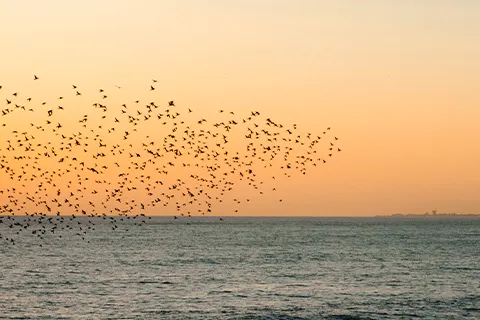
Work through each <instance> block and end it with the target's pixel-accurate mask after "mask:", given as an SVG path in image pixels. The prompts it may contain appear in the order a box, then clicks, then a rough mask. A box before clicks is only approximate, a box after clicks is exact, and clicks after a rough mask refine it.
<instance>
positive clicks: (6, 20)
mask: <svg viewBox="0 0 480 320" xmlns="http://www.w3.org/2000/svg"><path fill="white" fill-rule="evenodd" d="M0 30H1V32H0V43H1V50H0V85H2V86H3V89H4V90H5V92H7V91H8V92H19V93H20V94H23V93H24V92H25V95H31V96H34V97H35V98H36V99H40V100H41V99H48V98H49V97H53V96H57V95H63V94H65V92H69V90H71V84H76V85H78V86H79V87H81V88H82V89H83V90H84V91H85V92H88V91H89V90H90V91H92V92H93V91H96V90H98V88H104V87H105V88H112V87H113V85H118V86H121V87H122V93H121V95H122V97H134V96H136V97H140V98H145V99H149V98H150V97H149V96H148V95H149V94H151V93H149V92H148V90H146V89H145V88H147V89H148V88H149V86H150V84H151V82H152V79H156V80H158V82H157V84H156V85H157V88H158V89H157V91H156V92H155V93H156V94H158V96H156V97H157V98H158V99H160V100H161V99H164V100H165V101H168V100H173V99H174V100H175V103H176V104H177V105H179V106H180V105H181V106H182V107H184V108H192V109H195V110H198V112H201V114H202V116H203V115H205V117H208V116H215V115H216V114H217V112H218V110H219V109H225V110H231V111H234V112H235V113H242V112H243V113H245V112H249V111H250V110H258V111H260V112H261V113H262V114H263V115H268V116H270V117H272V118H274V119H276V121H278V122H279V123H285V124H291V123H295V124H297V125H298V126H299V127H301V128H302V130H304V132H312V133H315V132H318V133H320V132H322V131H324V130H325V128H326V127H331V128H332V131H333V132H334V133H335V135H336V136H338V137H339V145H340V146H341V148H342V152H341V153H339V154H336V155H335V157H334V159H332V161H329V163H328V165H326V166H322V167H321V168H318V169H316V170H313V171H309V173H308V174H307V175H301V176H298V177H293V178H291V179H289V180H281V179H279V180H280V181H277V182H276V183H277V195H278V196H277V195H276V196H275V197H273V196H269V195H267V196H265V197H258V198H256V199H255V202H254V203H252V204H251V205H249V206H248V207H246V208H245V210H243V211H242V212H240V213H238V214H243V215H272V214H273V215H310V216H312V215H314V216H316V215H318V216H372V215H387V214H394V213H424V212H426V211H431V210H432V209H437V211H438V212H462V213H480V196H479V191H478V190H480V166H479V165H478V164H479V163H480V148H478V145H480V126H479V124H480V93H479V92H480V59H478V57H480V2H479V1H475V0H464V1H453V0H452V1H448V0H436V1H434V0H431V1H428V0H421V1H418V0H404V1H383V0H365V1H354V0H351V1H347V0H335V1H323V0H311V1H309V0H304V1H287V0H275V1H273V0H263V1H259V0H255V1H253V0H242V1H220V0H218V1H214V0H189V1H180V0H179V1H160V0H138V1H122V0H118V1H115V2H112V1H90V0H84V1H80V2H78V1H53V0H45V1H34V0H24V1H22V0H16V1H9V0H6V1H1V2H0ZM33 74H36V75H38V76H39V77H40V78H41V80H42V83H41V85H36V84H35V85H36V86H34V85H33V84H32V81H31V79H32V77H33ZM110 90H112V89H110ZM0 94H1V93H0ZM85 99H86V98H85ZM132 99H133V98H132ZM2 100H4V99H3V98H2ZM0 103H3V101H2V102H0ZM75 108H77V111H78V112H79V113H81V112H82V108H83V106H82V105H80V104H78V105H75ZM12 121H17V122H15V123H9V126H10V127H15V126H17V125H18V126H19V127H21V126H23V125H25V119H21V118H19V119H17V120H12ZM2 130H3V131H2ZM0 135H1V138H2V140H4V139H5V138H4V137H7V136H9V135H10V133H9V131H6V130H5V129H1V128H0ZM238 143H241V142H238ZM0 179H1V176H0ZM3 183H5V182H2V181H1V180H0V184H3ZM0 187H1V185H0ZM3 187H5V186H3ZM278 197H280V198H282V199H283V201H282V202H281V203H279V202H278V201H277V198H278ZM152 214H162V213H161V212H152Z"/></svg>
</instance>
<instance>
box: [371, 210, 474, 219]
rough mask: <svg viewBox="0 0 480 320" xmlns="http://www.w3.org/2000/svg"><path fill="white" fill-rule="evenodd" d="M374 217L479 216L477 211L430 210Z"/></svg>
mask: <svg viewBox="0 0 480 320" xmlns="http://www.w3.org/2000/svg"><path fill="white" fill-rule="evenodd" d="M376 217H389V218H402V217H405V218H425V217H427V218H458V217H460V218H462V217H465V218H480V214H479V213H455V212H450V213H437V212H436V211H435V210H433V211H432V212H426V213H423V214H418V213H394V214H391V215H386V216H380V215H377V216H376Z"/></svg>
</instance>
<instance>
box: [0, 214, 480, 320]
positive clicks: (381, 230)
mask: <svg viewBox="0 0 480 320" xmlns="http://www.w3.org/2000/svg"><path fill="white" fill-rule="evenodd" d="M128 227H129V231H128V232H125V231H122V230H121V229H122V228H123V227H120V228H119V230H117V231H112V230H111V228H110V227H109V226H108V224H104V225H102V226H99V227H98V228H97V229H96V230H95V231H93V232H91V233H90V234H89V235H88V237H87V239H88V240H89V241H90V243H87V242H86V241H82V240H79V238H78V237H75V236H74V235H71V236H68V233H65V236H64V238H63V239H61V240H59V239H57V238H55V239H54V238H47V239H44V240H41V241H38V240H37V239H36V237H34V236H30V237H29V236H26V237H25V236H24V237H22V238H21V239H19V240H17V243H16V244H15V245H9V244H7V243H6V242H5V241H3V242H1V247H0V261H1V262H0V263H1V264H0V268H1V269H0V270H1V274H0V319H252V320H253V319H285V320H286V319H413V318H421V319H480V219H476V220H475V219H470V220H443V221H433V220H385V219H326V218H303V219H299V218H283V219H282V218H271V219H266V218H227V219H226V220H225V221H219V220H218V219H210V220H193V221H192V223H191V224H189V225H187V224H185V223H184V222H182V221H180V222H178V220H177V221H173V220H172V219H171V218H168V219H166V218H154V219H152V220H149V221H148V222H147V224H146V225H144V226H142V227H136V226H128ZM2 228H3V229H2ZM0 230H3V231H4V232H6V231H5V227H2V226H0ZM38 244H43V247H40V246H39V245H38Z"/></svg>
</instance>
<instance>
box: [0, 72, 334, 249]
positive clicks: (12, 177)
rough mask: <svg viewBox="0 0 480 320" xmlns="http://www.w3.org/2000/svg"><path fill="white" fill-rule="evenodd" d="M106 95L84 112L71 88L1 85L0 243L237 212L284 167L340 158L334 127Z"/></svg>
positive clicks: (286, 170)
mask: <svg viewBox="0 0 480 320" xmlns="http://www.w3.org/2000/svg"><path fill="white" fill-rule="evenodd" d="M33 81H34V82H35V83H38V82H39V81H42V80H41V79H40V78H39V77H37V76H36V75H34V77H33ZM157 85H158V84H157V81H156V80H152V83H151V84H150V85H149V88H148V87H147V88H145V92H144V94H143V96H144V97H145V96H147V97H148V98H149V100H151V98H152V97H153V94H154V92H155V90H156V87H157ZM115 87H116V88H115V89H112V91H115V92H117V91H118V90H122V88H121V87H119V86H115ZM107 91H108V90H104V89H98V90H97V91H96V93H95V94H96V95H97V96H96V98H95V100H94V101H91V102H90V103H88V104H87V105H85V102H84V100H80V98H81V97H82V93H83V92H82V89H81V88H79V87H78V86H77V85H71V87H70V92H67V93H66V94H65V96H58V97H56V98H55V100H54V101H50V102H47V101H36V100H35V99H33V98H31V97H29V96H27V95H24V94H23V93H20V92H7V90H6V88H3V87H2V86H0V96H3V99H2V100H3V104H4V106H1V104H2V102H1V100H0V137H1V138H0V240H5V241H7V242H8V243H10V244H15V237H16V236H18V235H21V234H29V235H35V236H37V237H38V238H39V239H44V238H45V237H52V236H58V237H61V236H62V233H64V232H61V231H62V230H67V231H69V230H73V232H74V233H75V235H76V236H78V237H79V238H80V239H83V240H85V239H86V235H87V233H88V232H89V231H91V230H94V229H95V227H96V223H97V222H98V221H97V219H103V220H107V221H108V222H109V226H110V227H109V228H111V229H112V230H116V229H117V228H118V226H119V224H120V223H121V222H122V221H127V220H131V221H132V222H134V224H135V225H143V224H145V223H146V220H147V219H149V218H151V214H158V213H162V212H161V210H162V209H164V211H165V212H170V211H171V212H172V215H173V217H172V219H174V220H177V219H186V218H188V217H191V216H192V215H211V214H212V213H213V212H214V211H215V208H217V207H219V205H220V203H222V202H224V201H225V202H226V201H230V202H232V204H231V205H230V207H231V208H233V209H232V210H233V212H232V213H236V212H238V210H239V209H238V207H239V205H240V204H241V203H244V202H249V201H250V200H251V197H249V196H248V194H249V192H247V191H246V190H247V188H248V189H250V190H252V191H253V192H255V193H259V194H264V192H266V191H267V190H272V191H275V190H276V189H275V186H274V185H273V186H272V184H273V183H275V181H276V178H279V177H278V173H279V172H281V173H282V175H283V176H285V177H290V176H291V175H292V174H295V173H298V174H306V172H307V170H309V168H311V167H315V166H319V165H321V164H324V163H326V162H327V161H329V160H330V158H331V157H332V156H333V155H334V154H335V153H337V152H340V151H341V149H340V148H339V147H338V146H337V142H338V138H337V137H335V136H334V135H332V134H331V130H330V127H326V128H325V129H324V130H321V132H320V133H319V134H313V133H304V134H302V133H301V132H300V131H299V129H297V126H296V125H294V124H293V125H291V126H285V125H283V124H280V123H278V122H276V121H274V120H272V119H271V118H268V117H262V115H261V114H260V112H259V111H248V113H246V114H245V115H244V116H237V115H236V114H235V113H234V112H228V111H225V110H219V112H218V113H219V115H218V117H219V118H220V119H219V120H217V121H214V122H211V121H208V120H207V119H205V118H204V117H199V118H196V117H195V115H196V113H197V112H194V111H193V110H192V109H190V108H181V107H179V106H177V105H176V104H175V102H174V101H173V100H171V101H166V102H165V103H161V104H157V103H156V102H152V101H141V100H132V101H124V102H125V103H117V102H115V103H114V102H112V103H109V100H110V101H113V100H112V98H110V96H111V95H112V94H114V93H115V92H108V93H107ZM92 94H93V93H92ZM149 94H150V96H149ZM0 99H1V98H0ZM75 99H79V100H77V101H76V100H75ZM67 100H68V101H69V102H68V103H67V104H65V102H66V101H67ZM92 102H93V103H92ZM79 108H80V109H79ZM78 110H81V113H82V115H81V116H79V117H77V118H74V115H75V112H77V113H78ZM29 120H31V121H32V122H30V121H29ZM25 121H28V122H30V123H27V124H25ZM20 122H23V126H22V127H21V129H19V127H18V126H19V123H20ZM319 146H324V150H323V151H324V153H323V154H320V151H319ZM270 169H271V170H270ZM271 172H273V174H272V173H271ZM269 173H270V174H271V175H270V176H267V175H268V174H269ZM236 189H240V190H242V191H241V192H240V195H239V196H237V197H235V195H234V194H233V192H234V191H236ZM242 195H243V197H242ZM245 195H247V196H245ZM278 200H279V201H282V199H278ZM168 210H170V211H168ZM221 213H223V214H225V212H221ZM220 219H221V218H220ZM2 230H3V232H2ZM87 241H88V240H87Z"/></svg>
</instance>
